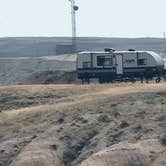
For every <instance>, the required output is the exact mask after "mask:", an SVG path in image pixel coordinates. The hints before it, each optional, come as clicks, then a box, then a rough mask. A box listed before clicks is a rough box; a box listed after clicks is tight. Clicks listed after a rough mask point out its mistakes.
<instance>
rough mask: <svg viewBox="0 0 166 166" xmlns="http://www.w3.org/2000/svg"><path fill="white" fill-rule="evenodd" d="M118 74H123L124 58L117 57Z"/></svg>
mask: <svg viewBox="0 0 166 166" xmlns="http://www.w3.org/2000/svg"><path fill="white" fill-rule="evenodd" d="M116 74H123V56H122V55H120V54H119V55H116Z"/></svg>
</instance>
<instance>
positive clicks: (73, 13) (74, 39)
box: [69, 0, 79, 52]
mask: <svg viewBox="0 0 166 166" xmlns="http://www.w3.org/2000/svg"><path fill="white" fill-rule="evenodd" d="M69 1H70V3H71V20H72V46H73V51H74V52H76V49H77V31H76V11H78V9H79V7H78V6H76V5H75V0H69Z"/></svg>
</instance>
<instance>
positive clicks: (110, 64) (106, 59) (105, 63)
mask: <svg viewBox="0 0 166 166" xmlns="http://www.w3.org/2000/svg"><path fill="white" fill-rule="evenodd" d="M104 66H112V58H105V61H104Z"/></svg>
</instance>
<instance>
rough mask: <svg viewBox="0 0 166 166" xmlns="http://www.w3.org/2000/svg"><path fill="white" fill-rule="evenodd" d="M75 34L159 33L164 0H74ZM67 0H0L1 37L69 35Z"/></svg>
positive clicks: (164, 23)
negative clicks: (75, 4)
mask: <svg viewBox="0 0 166 166" xmlns="http://www.w3.org/2000/svg"><path fill="white" fill-rule="evenodd" d="M76 2H77V4H78V5H79V7H80V10H79V12H78V14H77V34H78V36H99V37H102V36H104V37H162V35H163V34H162V33H163V32H164V31H166V0H76ZM70 23H71V20H70V3H69V1H68V0H0V37H4V36H70V34H71V24H70Z"/></svg>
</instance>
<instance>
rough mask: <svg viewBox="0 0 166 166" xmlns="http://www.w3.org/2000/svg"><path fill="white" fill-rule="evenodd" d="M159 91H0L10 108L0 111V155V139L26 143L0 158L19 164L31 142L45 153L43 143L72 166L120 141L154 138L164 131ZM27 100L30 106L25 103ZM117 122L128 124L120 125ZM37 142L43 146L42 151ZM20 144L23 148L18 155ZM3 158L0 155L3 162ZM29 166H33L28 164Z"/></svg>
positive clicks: (161, 87)
mask: <svg viewBox="0 0 166 166" xmlns="http://www.w3.org/2000/svg"><path fill="white" fill-rule="evenodd" d="M165 88H166V84H165V83H161V84H139V83H136V84H131V83H129V84H113V85H110V84H104V85H98V84H96V85H95V84H92V85H83V86H82V85H35V86H30V85H22V86H11V87H0V99H1V97H4V96H6V97H8V96H10V97H11V96H13V95H14V99H13V100H12V101H5V100H4V104H8V105H10V106H11V107H8V108H9V109H8V110H7V109H5V111H2V112H1V113H0V151H2V150H3V148H1V147H2V144H4V143H5V142H6V141H8V140H13V139H14V138H17V139H18V138H21V141H22V140H26V141H24V143H20V142H21V141H16V142H15V143H14V144H16V145H17V147H18V149H19V150H18V151H17V153H14V152H13V149H12V150H10V152H9V153H8V154H12V156H14V157H10V155H7V154H6V155H5V154H3V155H4V156H5V157H6V160H5V161H6V162H9V161H10V162H12V161H13V159H15V158H16V159H17V162H16V161H15V162H16V164H15V165H17V166H19V165H21V164H20V163H22V159H23V158H24V157H23V156H24V155H27V152H28V153H29V151H31V150H32V148H31V147H33V144H35V143H37V144H38V146H39V147H41V149H40V148H39V149H40V150H41V153H42V154H41V156H43V154H45V153H49V152H50V147H49V146H48V145H50V146H52V145H54V146H53V147H54V148H55V147H57V149H56V150H55V149H52V150H51V151H53V153H55V151H56V154H58V156H59V157H60V159H61V160H64V163H68V164H71V165H76V164H77V163H79V162H80V161H82V160H83V159H85V158H87V157H88V156H89V155H90V154H93V153H95V152H97V151H99V150H102V149H103V148H105V147H109V146H111V145H113V144H116V143H119V142H121V141H122V140H128V141H131V142H132V141H138V140H140V139H149V138H158V136H160V135H162V134H163V133H164V131H165V129H166V126H165V119H164V117H166V111H165V106H166V99H165V97H166V92H165ZM31 99H32V101H33V103H32V104H29V105H28V103H31V102H29V100H31ZM20 100H21V101H22V100H24V104H23V105H21V106H19V107H18V106H17V107H16V106H15V107H14V109H13V104H16V103H18V101H20ZM15 101H17V102H15ZM27 101H28V102H27ZM25 103H26V104H25ZM103 117H107V118H103ZM123 122H126V123H127V124H128V125H127V126H125V127H121V126H122V125H121V124H122V123H123ZM43 139H44V140H45V141H46V142H47V148H46V147H45V146H44V148H43V149H42V146H41V142H42V140H43ZM67 144H68V145H70V146H67ZM24 146H26V147H27V148H26V149H27V150H26V149H25V151H23V153H19V151H20V149H23V148H24ZM29 146H30V147H29ZM5 148H6V149H5V150H7V149H10V148H9V146H6V147H5ZM48 148H49V150H48ZM34 150H35V149H34ZM48 151H49V152H48ZM36 153H38V150H37V152H36ZM3 155H1V154H0V156H2V157H3V158H5V157H4V156H3ZM49 156H52V155H49ZM27 158H28V156H27ZM39 158H40V157H39V156H38V159H37V160H40V159H39ZM48 158H49V157H48ZM1 160H2V158H1V157H0V161H1ZM28 160H29V159H28ZM15 162H14V163H15ZM26 162H27V161H26ZM41 162H43V163H44V159H41ZM50 162H52V159H51V157H50ZM3 163H5V162H3ZM40 164H41V163H40ZM45 164H46V163H45ZM2 165H3V164H2ZM29 165H33V164H32V161H31V163H29Z"/></svg>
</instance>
